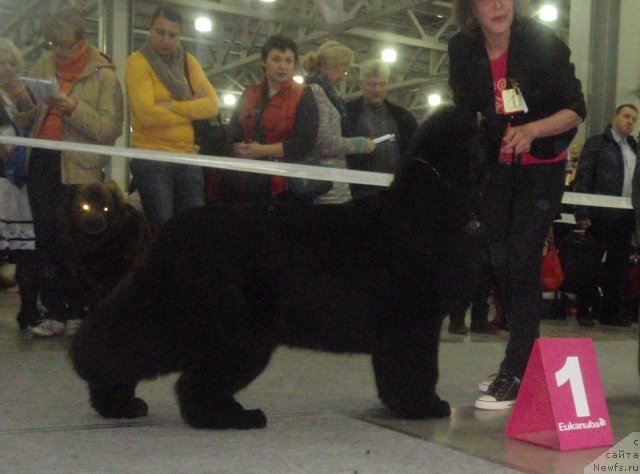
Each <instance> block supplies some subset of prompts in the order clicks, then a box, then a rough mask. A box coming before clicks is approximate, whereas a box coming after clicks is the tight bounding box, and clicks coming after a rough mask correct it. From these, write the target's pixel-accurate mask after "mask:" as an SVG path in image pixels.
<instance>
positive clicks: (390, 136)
mask: <svg viewBox="0 0 640 474" xmlns="http://www.w3.org/2000/svg"><path fill="white" fill-rule="evenodd" d="M395 138H396V136H395V134H394V133H387V134H386V135H382V136H381V137H378V138H374V139H373V143H375V144H376V145H377V144H378V143H382V142H386V141H387V140H395Z"/></svg>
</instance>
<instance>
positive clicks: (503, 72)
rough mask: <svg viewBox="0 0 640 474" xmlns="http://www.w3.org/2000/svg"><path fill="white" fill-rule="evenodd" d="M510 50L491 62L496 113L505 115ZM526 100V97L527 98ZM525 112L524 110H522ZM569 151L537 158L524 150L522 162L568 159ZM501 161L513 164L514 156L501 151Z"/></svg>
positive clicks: (543, 162) (540, 162)
mask: <svg viewBox="0 0 640 474" xmlns="http://www.w3.org/2000/svg"><path fill="white" fill-rule="evenodd" d="M508 53H509V50H508V49H507V50H506V51H505V52H504V53H502V55H501V56H500V57H499V58H496V59H492V60H491V61H490V63H491V76H492V77H493V92H494V94H495V101H496V113H497V114H500V115H505V113H504V103H503V102H502V91H503V90H505V89H507V88H508V84H507V57H508V55H509V54H508ZM525 100H526V98H525ZM521 113H523V112H521ZM567 155H568V152H567V150H564V151H563V152H562V153H560V154H559V155H558V156H556V157H554V158H551V159H545V160H541V159H540V158H536V157H535V156H533V155H532V154H531V153H528V152H524V153H522V154H521V155H520V164H522V165H539V164H545V163H557V162H558V161H562V160H566V159H567ZM499 160H500V162H501V163H506V164H511V162H512V161H513V156H512V155H510V154H506V153H501V154H500V158H499Z"/></svg>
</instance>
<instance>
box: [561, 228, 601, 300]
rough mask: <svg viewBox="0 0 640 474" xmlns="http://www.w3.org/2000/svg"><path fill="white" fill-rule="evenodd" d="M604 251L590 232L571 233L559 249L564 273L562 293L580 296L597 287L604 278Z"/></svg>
mask: <svg viewBox="0 0 640 474" xmlns="http://www.w3.org/2000/svg"><path fill="white" fill-rule="evenodd" d="M603 253H604V251H603V250H602V248H601V247H600V245H599V244H598V243H597V242H596V240H595V238H594V237H593V236H592V235H591V233H590V232H589V231H586V232H579V231H572V232H569V234H567V235H566V236H565V237H564V238H563V239H562V240H561V241H560V244H559V248H558V254H559V257H560V264H561V266H562V270H563V272H564V280H563V281H562V291H565V292H567V293H574V294H579V293H583V292H584V291H587V290H588V288H590V287H596V286H597V284H598V281H599V280H600V279H601V277H602V271H603V267H602V255H603Z"/></svg>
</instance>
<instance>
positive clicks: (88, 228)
mask: <svg viewBox="0 0 640 474" xmlns="http://www.w3.org/2000/svg"><path fill="white" fill-rule="evenodd" d="M62 221H63V223H64V233H65V237H66V239H67V242H68V246H69V248H70V249H71V255H70V260H71V266H72V268H73V269H74V270H75V272H76V273H77V274H78V275H79V276H80V278H81V280H82V281H83V283H84V284H85V286H86V287H87V289H88V291H89V293H90V294H89V298H88V300H89V301H90V303H92V304H95V303H96V302H97V301H100V300H102V299H103V298H104V297H105V296H106V295H107V294H108V293H109V291H111V290H112V289H113V288H114V287H115V286H116V285H117V284H118V283H119V282H120V281H121V280H122V278H123V277H124V276H125V275H126V274H127V272H129V271H132V270H135V269H136V268H137V267H138V266H140V264H141V263H142V262H143V261H144V259H145V258H146V256H147V253H148V251H149V248H150V246H151V227H150V226H149V223H148V222H147V219H146V217H145V216H144V215H143V214H142V213H141V212H140V211H138V210H137V209H135V208H134V207H133V206H131V205H129V204H127V203H126V202H125V200H124V196H123V195H122V193H121V192H120V190H119V189H118V188H117V187H116V186H115V184H114V185H106V184H103V183H91V184H83V185H80V186H78V187H77V188H76V189H75V190H74V192H73V193H72V194H70V196H69V198H68V200H67V202H66V203H65V206H64V209H63V219H62Z"/></svg>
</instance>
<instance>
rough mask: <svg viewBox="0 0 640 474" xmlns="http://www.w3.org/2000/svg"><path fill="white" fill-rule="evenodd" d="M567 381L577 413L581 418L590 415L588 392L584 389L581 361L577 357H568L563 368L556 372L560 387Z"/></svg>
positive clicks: (557, 382)
mask: <svg viewBox="0 0 640 474" xmlns="http://www.w3.org/2000/svg"><path fill="white" fill-rule="evenodd" d="M567 381H568V382H569V385H570V386H571V395H572V396H573V405H574V407H575V409H576V415H578V416H579V417H581V418H582V417H585V416H589V415H590V414H591V413H590V411H589V403H587V392H586V391H585V389H584V382H583V381H582V371H581V370H580V361H579V360H578V358H577V357H567V360H566V361H565V363H564V365H563V366H562V368H561V369H560V370H558V371H557V372H556V384H557V386H558V387H562V386H563V385H564V384H565V383H567Z"/></svg>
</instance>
